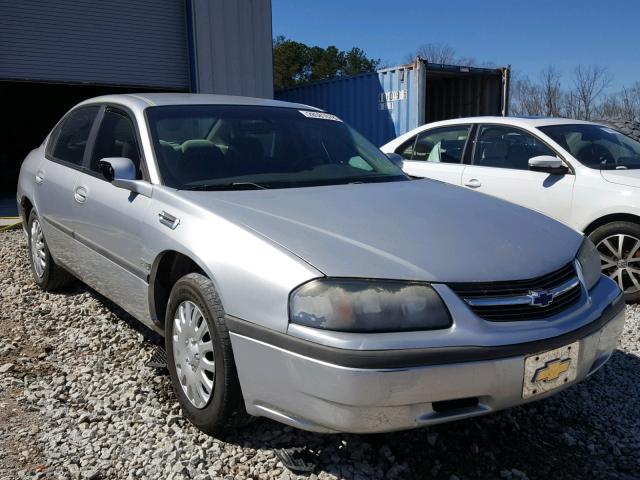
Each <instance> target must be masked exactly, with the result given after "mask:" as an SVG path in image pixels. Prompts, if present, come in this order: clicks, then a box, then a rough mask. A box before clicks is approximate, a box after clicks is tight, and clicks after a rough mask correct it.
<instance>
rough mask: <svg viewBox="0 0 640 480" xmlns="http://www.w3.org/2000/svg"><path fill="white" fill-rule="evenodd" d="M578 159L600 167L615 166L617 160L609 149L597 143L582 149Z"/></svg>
mask: <svg viewBox="0 0 640 480" xmlns="http://www.w3.org/2000/svg"><path fill="white" fill-rule="evenodd" d="M578 157H579V158H583V159H585V160H587V162H588V163H594V164H596V163H597V164H598V165H608V164H615V163H616V159H615V158H614V156H613V155H612V154H611V152H610V151H609V149H607V148H606V147H603V146H602V145H598V144H597V143H591V144H589V145H586V146H584V147H582V148H581V149H580V151H579V152H578Z"/></svg>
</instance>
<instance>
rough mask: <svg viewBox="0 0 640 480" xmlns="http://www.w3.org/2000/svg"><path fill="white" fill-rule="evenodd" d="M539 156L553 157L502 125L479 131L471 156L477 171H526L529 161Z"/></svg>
mask: <svg viewBox="0 0 640 480" xmlns="http://www.w3.org/2000/svg"><path fill="white" fill-rule="evenodd" d="M540 155H550V156H552V157H555V156H556V153H555V152H554V151H553V150H551V149H550V148H549V147H547V146H546V145H545V144H544V143H542V141H540V140H539V139H537V138H536V137H534V136H533V135H531V134H530V133H527V132H525V131H523V130H520V129H518V128H514V127H509V126H505V125H483V126H482V127H480V131H479V133H478V139H477V141H476V146H475V151H474V155H473V163H474V165H478V166H481V167H495V168H510V169H513V170H528V169H529V159H530V158H533V157H538V156H540Z"/></svg>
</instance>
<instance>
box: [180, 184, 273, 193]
mask: <svg viewBox="0 0 640 480" xmlns="http://www.w3.org/2000/svg"><path fill="white" fill-rule="evenodd" d="M266 189H267V187H265V186H264V185H260V184H259V183H255V182H231V183H210V184H202V185H194V186H191V187H188V188H186V189H185V190H200V191H214V190H266Z"/></svg>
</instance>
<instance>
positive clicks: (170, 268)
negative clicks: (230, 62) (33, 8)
mask: <svg viewBox="0 0 640 480" xmlns="http://www.w3.org/2000/svg"><path fill="white" fill-rule="evenodd" d="M393 160H394V159H393V158H389V157H387V156H385V155H384V154H382V153H381V152H380V151H379V150H378V149H376V148H375V147H374V146H373V145H371V144H370V143H369V142H367V141H366V140H365V139H364V138H362V136H360V135H359V134H358V133H357V132H355V131H354V130H353V129H351V128H350V127H349V126H348V125H346V124H344V123H343V122H342V121H341V120H340V119H339V118H337V117H335V116H333V115H330V114H328V113H326V112H322V111H319V110H317V109H314V108H312V107H308V106H305V105H295V104H290V103H283V102H276V101H270V100H260V99H248V98H240V97H222V96H210V95H189V94H140V95H114V96H105V97H99V98H94V99H91V100H88V101H85V102H83V103H81V104H79V105H77V106H76V107H74V108H73V109H72V110H71V111H69V112H68V113H67V114H66V115H65V116H64V117H63V118H62V120H60V122H59V123H58V124H57V125H56V126H55V128H54V129H53V130H52V132H51V133H50V134H49V136H48V137H47V138H46V139H45V141H44V143H43V144H42V145H41V146H40V147H38V148H36V149H35V150H33V151H32V152H31V153H30V154H29V156H28V157H27V159H26V160H25V161H24V163H23V166H22V170H21V173H20V180H19V185H18V198H17V200H18V204H19V207H20V212H21V215H22V218H23V222H24V226H25V231H26V232H27V235H28V238H29V248H30V253H31V255H30V258H31V263H32V268H33V276H34V279H35V281H36V282H37V284H38V285H40V286H41V287H42V288H44V289H47V290H57V289H61V288H63V287H65V286H66V285H68V284H69V283H70V282H72V281H73V279H74V277H77V278H79V279H81V280H82V281H83V282H85V283H86V284H88V285H89V286H91V287H92V288H94V289H95V290H97V291H98V292H100V293H102V294H103V295H105V296H106V297H108V298H110V299H111V300H113V301H114V302H115V303H117V304H118V305H120V306H122V307H123V308H124V309H125V310H127V311H128V312H130V313H131V314H132V315H133V316H134V317H136V318H137V319H138V320H140V321H141V322H142V323H144V324H145V325H147V326H148V327H150V328H152V329H153V330H155V331H157V332H159V333H161V334H163V335H164V336H165V343H166V352H167V358H168V368H169V372H170V375H171V381H172V383H173V387H174V390H175V394H176V396H177V398H178V400H179V402H180V404H181V406H182V408H183V412H184V415H185V416H186V417H187V418H189V420H191V422H193V423H194V424H195V425H196V426H197V427H198V428H200V429H202V430H203V431H205V432H210V433H215V432H219V431H221V430H222V429H224V428H226V427H227V426H229V425H233V424H235V425H238V424H240V423H241V421H242V420H243V419H245V418H247V414H248V415H254V416H264V417H269V418H272V419H275V420H277V421H280V422H283V423H286V424H289V425H293V426H295V427H299V428H302V429H306V430H312V431H318V432H336V431H345V432H383V431H391V430H400V429H408V428H414V427H420V426H424V425H430V424H435V423H440V422H446V421H450V420H455V419H460V418H465V417H471V416H474V415H480V414H485V413H489V412H493V411H496V410H499V409H502V408H506V407H510V406H513V405H517V404H521V403H524V402H528V401H532V400H536V399H540V398H543V397H545V396H548V395H550V394H552V393H554V392H558V391H560V390H562V389H563V388H565V387H567V386H569V385H572V384H574V383H576V382H579V381H581V380H583V379H585V378H586V377H587V376H589V375H590V374H592V373H593V372H594V371H595V370H597V369H598V368H599V367H601V366H602V365H603V364H604V363H605V362H606V361H607V360H608V358H609V357H610V356H611V354H612V352H613V351H614V349H615V348H616V343H617V339H618V336H619V334H620V332H621V330H622V327H623V322H624V320H623V304H624V301H623V298H622V296H621V292H620V290H619V288H618V286H617V285H616V284H615V283H614V282H612V281H611V280H610V279H608V278H606V277H603V276H601V274H600V259H599V256H598V252H597V251H596V250H595V248H594V246H593V245H592V244H591V243H590V242H589V241H588V240H586V239H585V238H584V237H583V236H582V235H580V234H578V233H576V232H575V231H573V230H571V229H569V228H567V227H565V226H563V225H561V224H560V223H558V222H556V221H554V220H551V219H549V218H547V217H545V216H543V215H540V214H538V213H535V212H533V211H530V210H527V209H525V208H522V207H518V206H515V205H512V204H510V203H507V202H504V201H501V200H497V199H495V198H491V197H489V196H486V195H484V194H480V193H476V192H470V191H466V190H464V189H462V188H459V187H455V186H451V185H446V184H444V183H441V182H437V181H432V180H416V181H411V180H410V179H409V178H408V177H406V176H405V175H404V174H403V173H402V171H401V170H400V168H399V167H398V166H397V165H396V163H394V161H393Z"/></svg>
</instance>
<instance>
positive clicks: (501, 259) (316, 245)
mask: <svg viewBox="0 0 640 480" xmlns="http://www.w3.org/2000/svg"><path fill="white" fill-rule="evenodd" d="M181 194H182V195H184V197H185V198H187V199H189V200H190V201H191V202H194V203H196V204H198V205H200V206H201V207H203V208H206V209H209V210H210V211H211V212H213V213H215V214H217V215H220V216H222V217H223V218H226V219H227V220H229V221H231V222H234V223H237V224H241V225H245V226H246V227H249V228H250V229H251V230H253V231H255V232H259V233H260V234H261V235H264V236H266V237H268V238H270V239H271V240H272V241H274V242H276V243H278V244H279V245H281V246H284V247H285V248H287V249H288V250H289V251H291V252H293V253H295V254H296V255H297V256H299V257H300V258H302V259H304V260H306V261H307V262H308V263H310V264H312V265H313V266H315V267H316V268H317V269H318V270H320V271H321V272H323V273H325V274H326V275H329V276H336V277H356V276H357V277H369V278H398V279H408V280H425V281H439V282H452V281H453V282H455V281H458V282H460V281H462V282H464V281H467V282H468V281H488V280H515V279H527V278H534V277H536V276H539V275H542V274H546V273H549V272H551V271H553V270H555V269H558V268H560V267H562V266H564V265H566V264H567V263H568V262H570V261H571V260H572V259H573V258H574V256H575V254H576V252H577V250H578V248H579V247H580V243H581V241H582V236H581V235H580V234H578V233H577V232H575V231H573V230H571V229H569V228H568V227H566V226H564V225H562V224H561V223H559V222H556V221H555V220H552V219H550V218H548V217H545V216H543V215H541V214H539V213H536V212H533V211H531V210H527V209H525V208H522V207H519V206H516V205H514V204H510V203H507V202H505V201H502V200H498V199H496V198H494V197H490V196H488V195H484V194H480V193H477V192H471V191H468V190H466V189H463V188H460V187H455V186H451V185H448V184H444V183H440V182H436V181H433V180H416V181H411V182H393V183H372V184H360V185H336V186H328V187H313V188H291V189H277V190H275V189H274V190H249V191H241V192H181Z"/></svg>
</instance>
